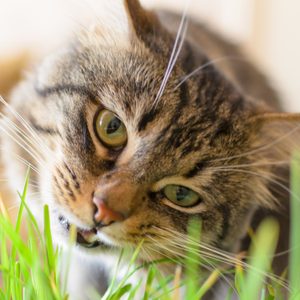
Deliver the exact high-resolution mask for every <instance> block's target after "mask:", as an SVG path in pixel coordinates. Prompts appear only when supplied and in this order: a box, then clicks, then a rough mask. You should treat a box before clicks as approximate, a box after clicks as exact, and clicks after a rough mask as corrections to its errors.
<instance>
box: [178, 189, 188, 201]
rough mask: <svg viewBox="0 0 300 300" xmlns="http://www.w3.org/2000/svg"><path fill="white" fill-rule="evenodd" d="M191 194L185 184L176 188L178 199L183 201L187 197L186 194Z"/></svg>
mask: <svg viewBox="0 0 300 300" xmlns="http://www.w3.org/2000/svg"><path fill="white" fill-rule="evenodd" d="M188 194H189V189H187V188H185V187H183V186H179V187H177V189H176V198H177V201H182V200H184V199H185V198H186V196H187V195H188Z"/></svg>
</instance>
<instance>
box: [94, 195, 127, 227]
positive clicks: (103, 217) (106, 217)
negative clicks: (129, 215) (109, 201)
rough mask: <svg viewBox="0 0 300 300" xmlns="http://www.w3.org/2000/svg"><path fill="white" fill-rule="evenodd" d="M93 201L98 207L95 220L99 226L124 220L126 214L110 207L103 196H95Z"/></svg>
mask: <svg viewBox="0 0 300 300" xmlns="http://www.w3.org/2000/svg"><path fill="white" fill-rule="evenodd" d="M93 202H94V204H95V205H96V209H97V210H96V213H95V215H94V221H95V222H96V224H97V225H98V226H107V225H110V224H112V223H114V222H117V221H119V222H120V221H123V220H124V216H123V215H122V214H121V213H119V212H116V211H114V210H113V209H111V208H109V207H108V206H107V205H106V204H105V202H104V201H103V200H102V199H101V198H99V197H96V196H94V197H93Z"/></svg>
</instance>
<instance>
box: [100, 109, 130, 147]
mask: <svg viewBox="0 0 300 300" xmlns="http://www.w3.org/2000/svg"><path fill="white" fill-rule="evenodd" d="M95 130H96V133H97V135H98V138H99V139H100V141H101V142H102V143H103V144H104V145H106V146H107V147H110V148H118V147H121V146H124V145H125V143H126V142H127V131H126V127H125V125H124V124H123V122H122V121H121V120H120V119H119V118H118V117H117V116H116V115H115V114H114V113H113V112H111V111H109V110H107V109H103V110H101V111H100V112H99V114H98V116H97V118H96V121H95Z"/></svg>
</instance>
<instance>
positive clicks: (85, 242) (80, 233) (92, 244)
mask: <svg viewBox="0 0 300 300" xmlns="http://www.w3.org/2000/svg"><path fill="white" fill-rule="evenodd" d="M58 220H59V223H60V224H61V226H62V227H63V228H64V229H65V230H66V231H70V227H71V224H70V223H69V221H68V220H67V219H66V218H65V217H64V216H62V215H60V216H59V217H58ZM76 230H77V236H76V243H77V244H78V245H80V246H82V247H84V248H96V247H106V245H105V244H104V243H102V242H101V241H99V239H98V237H97V229H96V228H93V229H91V230H85V229H81V228H79V227H77V228H76Z"/></svg>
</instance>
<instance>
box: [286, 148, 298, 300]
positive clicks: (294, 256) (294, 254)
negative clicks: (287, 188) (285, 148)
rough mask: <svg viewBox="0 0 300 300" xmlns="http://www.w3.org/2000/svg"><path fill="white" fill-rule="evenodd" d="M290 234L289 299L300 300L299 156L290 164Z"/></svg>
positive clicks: (295, 156) (294, 157) (296, 155)
mask: <svg viewBox="0 0 300 300" xmlns="http://www.w3.org/2000/svg"><path fill="white" fill-rule="evenodd" d="M291 189H292V191H293V192H292V195H291V233H290V236H291V238H290V249H291V254H290V268H289V276H290V287H291V294H290V299H291V300H292V299H295V300H296V299H300V270H299V268H300V233H299V229H300V154H299V153H296V154H294V156H293V159H292V164H291Z"/></svg>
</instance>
